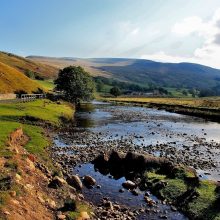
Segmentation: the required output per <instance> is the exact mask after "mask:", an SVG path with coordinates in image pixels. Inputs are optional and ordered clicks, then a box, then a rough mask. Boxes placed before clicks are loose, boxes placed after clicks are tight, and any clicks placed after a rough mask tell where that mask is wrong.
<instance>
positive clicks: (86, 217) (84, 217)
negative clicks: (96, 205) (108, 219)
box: [77, 212, 90, 220]
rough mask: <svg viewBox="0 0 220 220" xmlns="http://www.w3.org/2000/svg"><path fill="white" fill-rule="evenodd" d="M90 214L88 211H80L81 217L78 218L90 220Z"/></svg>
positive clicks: (79, 219)
mask: <svg viewBox="0 0 220 220" xmlns="http://www.w3.org/2000/svg"><path fill="white" fill-rule="evenodd" d="M89 219H90V216H89V215H88V213H87V212H80V217H79V218H78V219H77V220H89Z"/></svg>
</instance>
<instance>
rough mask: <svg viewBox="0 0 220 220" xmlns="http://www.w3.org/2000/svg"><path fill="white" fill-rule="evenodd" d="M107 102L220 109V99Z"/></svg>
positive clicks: (160, 99) (124, 100)
mask: <svg viewBox="0 0 220 220" xmlns="http://www.w3.org/2000/svg"><path fill="white" fill-rule="evenodd" d="M106 100H108V101H118V102H130V103H142V104H148V103H152V104H165V105H171V106H185V107H196V108H208V109H220V97H210V98H209V97H208V98H157V97H146V98H145V97H117V98H108V99H106Z"/></svg>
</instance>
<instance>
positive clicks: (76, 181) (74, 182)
mask: <svg viewBox="0 0 220 220" xmlns="http://www.w3.org/2000/svg"><path fill="white" fill-rule="evenodd" d="M67 183H68V184H69V185H70V186H73V187H75V188H76V189H78V190H82V188H83V184H82V181H81V179H80V178H79V176H77V175H72V176H70V177H68V178H67Z"/></svg>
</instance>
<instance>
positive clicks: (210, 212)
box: [188, 180, 220, 219]
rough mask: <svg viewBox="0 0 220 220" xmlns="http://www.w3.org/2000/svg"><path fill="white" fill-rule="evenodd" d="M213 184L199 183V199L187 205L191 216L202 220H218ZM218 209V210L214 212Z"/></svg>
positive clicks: (206, 181)
mask: <svg viewBox="0 0 220 220" xmlns="http://www.w3.org/2000/svg"><path fill="white" fill-rule="evenodd" d="M215 188H216V186H215V184H213V182H211V181H208V180H205V181H201V184H200V186H199V187H198V189H197V191H198V193H199V197H198V198H197V199H196V200H193V201H192V202H191V203H189V205H188V210H189V212H190V213H191V215H193V216H199V217H200V218H204V219H220V209H219V202H220V201H219V199H218V202H216V201H217V194H216V193H215ZM216 208H218V210H216Z"/></svg>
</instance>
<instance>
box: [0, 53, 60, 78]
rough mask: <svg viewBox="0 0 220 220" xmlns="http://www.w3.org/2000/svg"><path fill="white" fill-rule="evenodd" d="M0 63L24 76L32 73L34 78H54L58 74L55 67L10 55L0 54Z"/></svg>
mask: <svg viewBox="0 0 220 220" xmlns="http://www.w3.org/2000/svg"><path fill="white" fill-rule="evenodd" d="M0 62H2V63H5V64H7V65H8V66H11V67H13V68H16V69H17V70H19V71H20V72H22V73H24V74H27V73H28V72H32V73H33V74H34V75H35V76H37V77H41V78H46V79H48V78H55V77H56V76H57V73H58V69H57V68H56V67H52V66H49V65H46V64H41V63H36V62H34V61H32V60H28V59H25V58H23V57H21V56H17V55H14V54H11V53H5V52H0Z"/></svg>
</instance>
